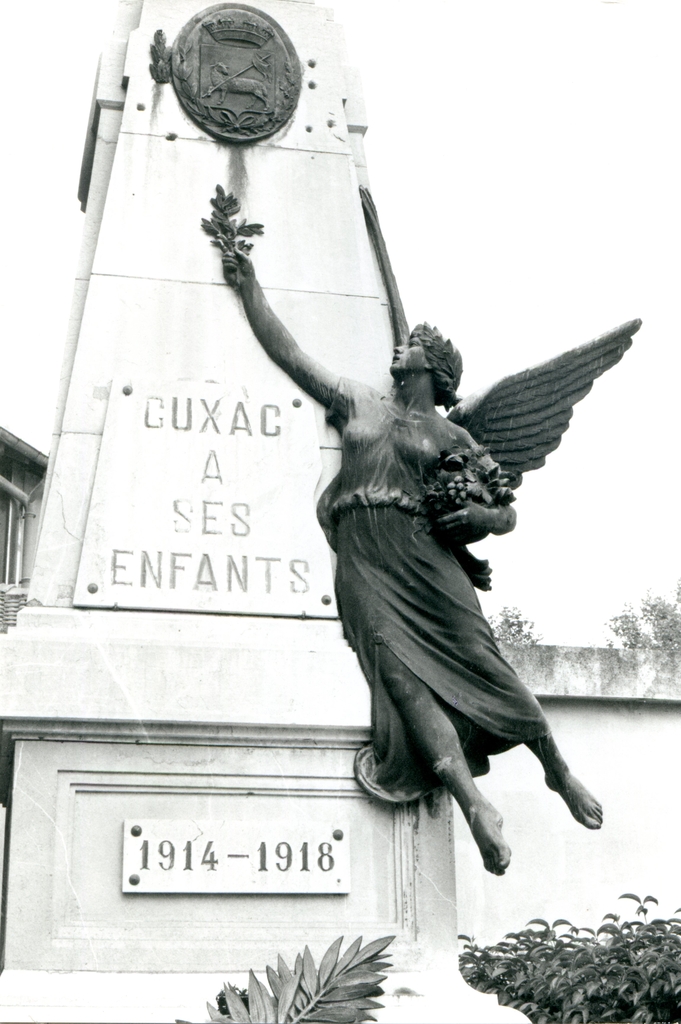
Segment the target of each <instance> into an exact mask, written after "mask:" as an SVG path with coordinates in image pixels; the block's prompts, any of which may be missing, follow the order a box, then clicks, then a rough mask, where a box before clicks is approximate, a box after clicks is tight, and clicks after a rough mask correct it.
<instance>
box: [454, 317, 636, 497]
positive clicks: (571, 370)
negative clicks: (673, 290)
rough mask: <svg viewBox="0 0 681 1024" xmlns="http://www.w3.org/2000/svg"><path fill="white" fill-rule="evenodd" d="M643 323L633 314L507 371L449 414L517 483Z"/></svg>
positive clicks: (541, 460) (550, 446)
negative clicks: (581, 340)
mask: <svg viewBox="0 0 681 1024" xmlns="http://www.w3.org/2000/svg"><path fill="white" fill-rule="evenodd" d="M640 326H641V321H640V320H630V321H629V323H626V324H622V326H621V327H616V328H615V329H614V330H613V331H608V333H607V334H602V335H601V336H600V338H596V340H595V341H590V342H588V344H586V345H580V346H579V348H573V349H571V350H570V351H569V352H564V353H563V354H562V355H560V356H557V357H556V358H555V359H549V360H548V361H547V362H545V363H540V364H539V365H538V366H533V367H531V368H530V369H529V370H523V372H522V373H514V374H512V375H511V376H510V377H504V378H503V380H499V381H497V382H496V384H492V385H491V386H490V387H488V388H484V389H483V390H482V391H478V392H476V393H475V394H473V395H469V396H468V397H467V398H464V399H462V400H461V401H460V402H458V403H457V404H456V405H455V406H454V408H453V409H452V411H451V412H450V413H449V417H448V418H449V419H450V420H452V422H453V423H459V424H461V426H462V427H465V428H466V430H468V432H469V433H470V434H471V436H472V437H473V438H474V439H475V440H476V441H477V442H478V443H479V444H484V445H486V446H487V447H488V448H489V449H490V453H491V455H492V458H493V459H494V460H495V462H498V463H499V465H500V466H501V467H502V469H503V470H504V472H505V474H506V475H507V476H508V477H510V480H511V486H512V487H519V486H520V484H521V483H522V474H523V473H527V472H528V470H530V469H539V467H540V466H543V465H544V463H545V461H546V456H547V455H548V454H549V452H552V451H554V450H555V449H556V448H557V447H558V445H559V444H560V441H561V437H562V436H563V434H564V433H565V431H566V430H567V428H568V425H569V423H570V418H571V416H572V407H573V405H574V404H575V402H579V401H580V399H582V398H584V396H585V395H586V394H588V393H589V391H591V386H592V384H593V382H594V380H595V379H596V377H600V375H601V374H602V373H605V371H606V370H609V369H610V367H611V366H614V365H615V363H618V362H619V361H620V359H621V358H622V356H623V355H624V353H625V352H626V351H627V349H628V348H629V347H630V346H631V339H632V336H633V335H634V334H636V331H637V330H638V329H639V327H640Z"/></svg>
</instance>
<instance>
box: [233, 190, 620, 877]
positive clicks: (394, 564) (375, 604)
mask: <svg viewBox="0 0 681 1024" xmlns="http://www.w3.org/2000/svg"><path fill="white" fill-rule="evenodd" d="M362 200H363V205H364V211H365V217H366V220H367V227H368V230H369V234H370V237H371V239H372V242H373V244H374V247H375V249H376V252H377V256H378V260H379V264H380V266H381V271H382V274H383V278H384V281H385V284H386V288H387V291H388V297H389V306H390V311H391V317H392V324H393V334H394V338H395V344H394V354H393V359H392V365H391V368H390V372H391V375H392V378H393V387H392V391H391V393H390V394H380V393H379V392H378V391H376V390H374V389H373V388H371V387H368V386H367V385H366V384H362V383H360V382H358V381H354V380H349V379H344V378H341V379H340V380H339V379H338V377H337V376H336V375H335V374H334V373H332V372H331V371H330V370H328V369H327V368H326V367H324V366H321V365H320V364H319V363H318V362H316V361H315V360H314V359H313V358H311V357H310V356H309V355H307V354H306V353H305V352H303V351H302V350H301V349H300V348H299V346H298V345H297V343H296V341H295V340H294V338H293V337H292V336H291V335H290V334H289V332H288V331H287V329H286V328H285V327H284V325H283V324H282V323H281V321H280V320H279V319H278V318H277V317H276V316H275V314H274V313H273V311H272V309H271V308H270V306H269V305H268V303H267V300H266V299H265V297H264V295H263V292H262V290H261V288H260V285H259V284H258V282H257V279H256V276H255V271H254V268H253V264H252V262H251V260H250V258H249V257H248V256H247V255H246V254H245V252H244V251H243V250H239V249H236V250H235V251H234V252H233V253H231V254H229V253H228V254H226V255H224V256H223V267H224V274H225V280H226V281H227V283H228V284H229V285H231V286H232V287H233V288H234V289H236V291H237V292H238V293H239V294H240V295H241V299H242V301H243V306H244V310H245V312H246V315H247V317H248V320H249V322H250V324H251V327H252V329H253V332H254V334H255V336H256V338H257V339H258V341H259V342H260V343H261V345H262V346H263V348H264V349H265V351H266V352H267V353H268V355H269V356H270V357H271V358H272V359H273V360H274V362H275V363H277V364H278V365H279V366H280V367H281V368H282V369H283V370H285V371H286V373H287V374H288V375H289V376H290V377H291V378H292V380H294V381H295V383H296V384H298V385H299V386H300V387H301V388H303V390H304V391H306V392H307V393H308V394H309V395H310V396H311V397H312V398H314V399H316V400H317V401H318V402H321V403H322V405H324V406H325V407H326V409H327V414H326V415H327V419H328V421H329V422H330V423H331V424H333V426H335V427H336V428H337V429H338V431H339V433H340V434H341V437H342V467H341V470H340V473H339V474H338V476H337V477H336V478H335V480H334V481H333V482H332V483H331V484H330V486H329V487H328V488H327V490H326V491H325V493H324V494H323V495H322V498H321V500H320V504H319V510H318V512H319V518H320V521H321V523H322V526H323V527H324V529H325V531H326V533H327V536H328V537H329V540H330V542H331V544H332V546H333V547H334V548H335V550H336V551H337V553H338V569H337V575H336V594H337V598H338V607H339V610H340V616H341V619H342V622H343V627H344V630H345V635H346V637H347V639H348V641H349V642H350V644H351V646H352V647H353V649H354V650H355V651H356V653H357V655H358V658H359V661H360V664H361V666H362V669H363V671H364V674H365V676H366V678H367V681H368V683H369V686H370V687H371V693H372V720H373V742H372V743H371V744H370V745H369V746H367V747H364V748H363V749H361V750H360V751H359V752H358V754H357V758H356V761H355V774H356V777H357V781H358V782H359V784H360V785H361V786H362V787H363V789H364V790H365V791H366V792H367V793H369V794H370V795H371V796H372V797H375V798H378V799H381V800H388V801H392V802H396V803H400V802H403V801H408V800H414V799H416V798H417V797H419V796H422V795H424V794H426V793H428V792H430V791H431V790H433V789H434V788H436V787H438V786H442V785H444V786H446V787H447V789H448V790H449V792H450V793H451V794H452V795H453V797H454V798H455V799H456V800H457V802H458V803H459V806H460V807H461V809H462V811H463V813H464V815H465V817H466V820H467V821H468V824H469V826H470V829H471V832H472V834H473V837H474V839H475V841H476V843H477V845H478V847H479V849H480V852H481V854H482V858H483V862H484V865H485V867H486V868H487V870H488V871H491V872H493V873H494V874H497V875H502V874H503V873H504V872H505V870H506V868H507V867H508V865H509V863H510V856H511V851H510V849H509V847H508V845H507V844H506V842H505V840H504V837H503V834H502V831H501V826H502V820H501V817H500V815H499V812H498V811H497V810H495V808H494V807H493V806H492V805H491V804H490V803H489V801H487V800H486V799H485V798H484V797H483V796H482V794H481V793H480V792H479V791H478V789H477V787H476V785H475V783H474V781H473V780H474V777H475V776H478V775H484V774H485V773H487V772H488V771H489V767H490V765H489V755H490V754H497V753H500V752H502V751H505V750H509V749H510V748H511V747H514V746H517V745H518V744H520V743H524V744H526V745H527V746H528V747H529V748H530V750H531V751H532V752H533V753H534V754H535V755H536V756H537V757H538V759H539V761H540V762H541V764H542V766H543V768H544V772H545V777H546V783H547V785H548V786H549V788H550V789H552V790H555V791H556V792H557V793H559V794H560V796H561V797H562V798H563V800H564V801H565V803H566V804H567V806H568V808H569V809H570V811H571V813H572V814H573V816H574V817H575V818H576V819H577V821H578V822H580V823H581V824H582V825H584V826H585V827H586V828H590V829H598V828H600V827H601V823H602V819H603V812H602V808H601V805H600V804H599V802H598V801H597V800H596V799H595V798H594V797H593V796H592V795H591V794H590V793H589V792H588V791H587V790H586V788H585V787H584V786H583V785H582V784H581V782H579V781H578V780H577V779H576V778H575V776H574V775H572V773H571V772H570V770H569V768H568V766H567V764H566V763H565V761H564V759H563V757H562V756H561V754H560V751H559V750H558V747H557V746H556V743H555V741H554V739H553V737H552V735H551V731H550V729H549V724H548V722H547V720H546V718H545V717H544V713H543V711H542V710H541V707H540V706H539V703H538V702H537V700H536V698H535V697H534V696H533V694H532V693H530V691H529V689H528V688H527V687H526V686H525V685H524V684H523V683H522V682H521V681H520V679H519V678H518V676H517V675H516V673H515V672H514V670H513V669H512V668H511V666H510V665H509V664H508V662H507V661H506V660H505V659H504V658H503V656H502V654H501V653H500V651H499V648H498V647H497V644H496V642H495V640H494V637H493V635H492V632H491V629H490V627H489V625H488V623H487V621H486V619H485V618H484V616H483V614H482V611H481V609H480V604H479V602H478V599H477V596H476V594H475V590H474V587H475V586H477V587H479V588H481V589H488V588H489V568H488V565H487V563H486V562H483V561H481V560H479V559H477V558H475V557H474V556H473V555H472V554H471V553H470V552H469V551H468V549H467V547H466V545H467V544H469V543H471V542H474V541H478V540H481V539H482V538H483V537H486V536H488V534H490V533H493V534H503V533H508V532H509V531H510V530H512V529H513V527H514V526H515V521H516V516H515V512H514V510H513V509H512V508H511V505H510V503H509V498H510V499H511V500H512V491H511V490H510V488H516V487H518V486H519V485H520V483H521V481H522V475H523V473H526V472H527V471H528V470H531V469H537V468H538V467H539V466H543V465H544V461H545V459H546V456H547V454H548V453H549V452H551V451H553V450H554V449H555V448H557V447H558V445H559V444H560V439H561V435H562V434H563V433H564V431H565V430H566V429H567V427H568V423H569V420H570V417H571V416H572V407H573V405H574V403H575V402H578V401H579V400H580V399H582V398H583V397H584V396H585V395H586V394H587V392H588V391H589V390H590V389H591V386H592V383H593V381H594V379H595V378H596V377H598V376H600V374H602V373H604V372H605V371H606V370H608V369H609V368H610V367H611V366H613V365H614V364H615V363H617V362H618V361H619V360H620V359H621V358H622V355H623V354H624V352H625V351H626V350H627V349H628V348H629V346H630V345H631V338H632V335H633V334H634V333H635V332H636V331H637V330H638V328H639V327H640V321H639V320H633V321H631V322H630V323H627V324H624V325H623V326H622V327H618V328H616V329H615V330H613V331H610V332H609V333H607V334H604V335H602V337H600V338H597V339H596V340H595V341H592V342H590V343H589V344H587V345H582V346H581V347H579V348H575V349H572V350H571V351H569V352H565V353H564V354H563V355H561V356H558V357H557V358H556V359H551V360H549V361H548V362H545V363H542V364H541V365H539V366H535V367H533V368H532V369H529V370H525V371H523V372H522V373H517V374H514V375H512V376H510V377H505V378H504V379H503V380H500V381H498V382H497V383H496V384H492V386H491V387H488V388H486V389H484V390H483V391H480V392H478V393H477V394H475V395H471V396H469V397H467V398H459V396H458V395H457V389H458V387H459V382H460V379H461V372H462V361H461V356H460V354H459V352H458V351H457V349H456V348H455V347H454V346H453V345H452V344H451V342H450V341H445V339H444V338H443V337H442V335H441V334H440V332H439V331H438V330H437V329H436V328H431V327H429V326H428V325H427V324H420V325H419V326H417V327H415V328H414V330H413V331H411V333H410V332H409V330H408V327H407V323H406V320H405V317H404V312H403V309H402V304H401V302H400V298H399V293H398V291H397V286H396V282H395V279H394V276H393V274H392V270H391V268H390V261H389V259H388V255H387V251H386V248H385V243H384V241H383V237H382V234H381V231H380V227H379V224H378V218H377V215H376V210H375V207H374V205H373V202H372V200H371V197H370V195H369V194H368V193H367V192H366V191H364V190H363V194H362ZM437 406H443V407H444V409H445V410H451V411H450V412H449V415H448V416H447V418H445V416H443V415H442V414H441V413H440V412H438V410H437V408H436V407H437ZM443 460H444V463H443ZM447 462H449V464H450V468H452V469H453V472H452V473H449V474H448V473H446V472H445V477H448V478H450V483H449V484H448V485H447V486H443V487H441V488H440V490H441V491H442V494H443V495H451V494H454V495H455V499H458V502H457V500H452V502H451V503H450V504H449V505H447V503H446V501H445V503H444V504H443V503H442V502H441V503H440V505H439V509H440V511H439V514H438V513H437V512H436V514H435V517H434V519H433V520H432V521H431V523H430V524H428V525H427V526H426V527H424V525H423V509H424V494H425V493H426V492H427V491H428V487H429V484H430V490H431V494H432V493H434V492H437V490H438V488H437V487H435V488H434V489H433V486H432V481H433V480H434V479H435V478H436V477H437V474H438V472H440V473H442V472H444V470H441V469H440V470H439V469H438V467H442V466H443V464H445V470H446V468H447V466H446V463H447ZM481 467H483V469H481ZM457 470H459V472H458V473H457ZM481 479H483V483H484V481H486V483H485V484H484V489H483V484H481V482H480V481H481ZM499 484H501V485H505V486H496V496H497V498H498V500H495V498H494V496H493V495H492V493H491V492H492V491H493V490H494V486H493V485H499ZM466 487H469V489H470V491H471V493H475V492H476V488H477V496H478V500H473V499H471V500H468V498H467V497H466V493H464V492H465V488H466ZM481 493H483V494H484V495H486V496H487V498H488V499H489V500H480V497H479V496H480V494H481ZM435 507H436V509H437V507H438V505H437V502H436V503H435Z"/></svg>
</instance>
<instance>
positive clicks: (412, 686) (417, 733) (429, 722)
mask: <svg viewBox="0 0 681 1024" xmlns="http://www.w3.org/2000/svg"><path fill="white" fill-rule="evenodd" d="M383 651H384V654H383V661H384V662H386V661H387V662H392V659H393V658H394V655H392V654H389V653H388V652H387V651H386V648H385V647H383ZM395 661H397V659H395ZM386 667H387V666H386V665H385V664H384V663H382V668H386ZM390 667H391V668H393V669H394V671H392V672H391V671H390V670H389V669H388V671H383V672H382V673H381V675H382V678H383V682H384V684H385V686H386V689H387V690H388V692H389V693H390V695H391V697H392V699H393V700H394V702H395V704H396V705H397V706H398V707H399V709H400V714H401V716H402V719H403V721H404V723H405V725H406V726H407V728H408V729H409V732H410V734H411V736H412V739H413V740H414V743H415V744H416V746H417V748H418V750H419V752H420V753H421V755H422V756H423V758H424V759H425V760H426V761H427V762H428V763H429V764H431V765H432V767H433V771H434V772H435V774H436V775H437V776H438V777H439V778H440V779H442V782H443V784H444V785H445V786H446V787H447V789H448V790H449V792H450V793H451V794H452V796H453V797H454V799H455V800H456V802H457V803H458V805H459V807H460V808H461V810H462V811H463V815H464V817H465V819H466V821H467V822H468V825H469V827H470V830H471V833H472V835H473V838H474V839H475V842H476V843H477V845H478V849H479V850H480V853H481V855H482V860H483V863H484V865H485V867H486V868H487V870H488V871H491V872H492V874H495V875H503V874H504V872H505V871H506V868H507V867H508V865H509V864H510V861H511V850H510V848H509V846H508V844H507V843H506V841H505V840H504V837H503V835H502V833H501V826H502V824H503V821H502V818H501V815H500V814H499V812H498V811H497V810H496V809H495V808H494V807H493V806H492V804H491V803H490V802H489V800H486V799H485V797H484V796H483V795H482V793H481V792H480V790H479V789H478V788H477V786H476V785H475V782H474V781H473V776H472V775H471V773H470V769H469V767H468V764H467V762H466V758H465V756H464V752H463V750H462V748H461V742H460V740H459V736H458V733H457V731H456V729H455V728H454V725H453V724H452V722H451V721H450V719H449V718H448V717H447V715H446V713H445V711H444V710H443V709H442V707H441V706H440V704H439V703H438V701H437V700H436V698H435V696H434V695H433V693H432V692H431V691H430V690H429V689H428V687H427V686H426V685H425V683H422V682H421V680H420V679H417V678H416V677H415V676H414V677H412V678H410V676H411V673H409V671H408V670H405V669H404V666H403V665H402V664H401V663H398V665H395V664H394V663H393V664H392V665H390Z"/></svg>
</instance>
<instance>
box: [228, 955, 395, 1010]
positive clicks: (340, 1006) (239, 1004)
mask: <svg viewBox="0 0 681 1024" xmlns="http://www.w3.org/2000/svg"><path fill="white" fill-rule="evenodd" d="M393 939H394V935H391V936H389V937H388V938H385V939H376V941H375V942H369V943H368V944H367V945H366V946H364V948H362V939H361V937H360V938H359V939H356V940H355V941H354V942H353V943H352V945H350V946H348V948H347V949H346V951H345V953H344V954H343V956H342V957H341V959H340V960H339V959H338V956H339V953H340V948H341V944H342V942H343V938H342V937H341V938H340V939H336V941H335V942H334V943H332V945H331V946H330V947H329V948H328V950H327V951H326V953H325V954H324V956H323V957H322V961H321V963H320V965H319V969H317V968H316V967H315V963H314V960H313V959H312V954H311V953H310V950H309V949H308V947H307V946H306V947H305V952H304V953H303V955H302V956H301V955H300V953H299V954H298V956H297V958H296V962H295V965H294V968H293V971H291V970H289V968H288V967H287V965H286V963H285V961H284V960H283V959H282V957H279V961H278V964H277V967H278V970H277V971H275V970H274V969H273V968H272V967H268V968H267V980H268V982H269V984H270V989H271V990H272V991H271V992H270V991H269V990H268V988H267V986H266V985H263V983H262V982H261V981H258V979H257V978H256V976H255V974H254V973H253V971H250V972H249V975H248V992H245V991H243V990H241V989H237V988H235V987H234V985H225V986H224V988H223V989H222V991H221V992H219V993H218V996H217V1003H218V1005H217V1007H215V1006H211V1004H210V1003H208V1013H209V1015H210V1019H211V1020H212V1021H223V1022H224V1021H239V1022H243V1024H247V1022H253V1024H298V1022H301V1024H302V1022H303V1021H326V1022H328V1024H355V1022H361V1021H375V1020H376V1018H375V1017H372V1016H371V1014H370V1013H369V1012H368V1011H369V1010H373V1009H376V1010H378V1009H380V1008H381V1006H382V1004H381V1003H377V1002H376V1000H375V998H374V997H375V996H382V995H383V989H382V988H381V987H380V983H381V982H382V981H384V980H385V977H386V976H385V974H381V973H380V972H381V971H382V970H383V969H384V968H386V967H391V966H392V964H389V963H386V962H385V961H384V960H382V959H381V956H382V954H383V951H384V950H385V949H386V947H387V946H389V945H390V943H391V942H392V941H393Z"/></svg>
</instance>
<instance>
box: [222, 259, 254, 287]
mask: <svg viewBox="0 0 681 1024" xmlns="http://www.w3.org/2000/svg"><path fill="white" fill-rule="evenodd" d="M222 273H223V274H224V276H225V281H226V282H227V284H228V285H229V286H230V288H234V290H235V291H238V292H239V291H241V288H242V286H243V284H244V281H246V280H248V279H254V278H255V269H254V267H253V264H252V262H251V260H250V259H249V258H248V256H247V255H246V253H244V252H241V251H240V250H239V249H235V250H234V253H233V255H228V256H223V257H222Z"/></svg>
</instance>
